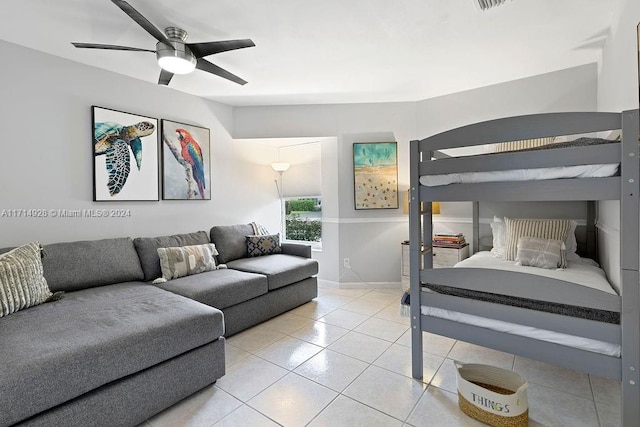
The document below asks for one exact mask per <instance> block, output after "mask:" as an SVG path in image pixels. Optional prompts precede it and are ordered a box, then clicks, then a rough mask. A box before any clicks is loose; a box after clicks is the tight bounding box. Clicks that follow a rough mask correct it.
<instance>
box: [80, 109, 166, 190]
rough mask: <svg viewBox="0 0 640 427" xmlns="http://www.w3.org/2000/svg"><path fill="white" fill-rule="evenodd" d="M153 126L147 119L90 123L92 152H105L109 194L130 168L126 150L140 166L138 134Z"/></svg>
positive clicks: (121, 183)
mask: <svg viewBox="0 0 640 427" xmlns="http://www.w3.org/2000/svg"><path fill="white" fill-rule="evenodd" d="M155 128H156V127H155V125H154V124H153V123H151V122H148V121H141V122H139V123H135V124H133V125H127V126H125V125H121V124H119V123H115V122H96V123H95V124H94V128H93V134H94V140H93V146H94V155H95V156H100V155H105V156H106V162H105V163H106V168H107V172H108V174H109V180H108V183H107V187H108V189H109V195H111V196H114V195H116V194H118V193H119V192H120V191H121V190H122V189H123V188H124V185H125V183H126V182H127V178H128V177H129V173H130V171H131V165H130V163H131V155H130V154H129V150H131V152H132V153H133V156H134V158H135V159H136V166H137V168H138V170H140V168H141V167H142V141H141V139H140V138H142V137H145V136H148V135H151V134H153V132H154V131H155Z"/></svg>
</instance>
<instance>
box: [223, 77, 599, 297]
mask: <svg viewBox="0 0 640 427" xmlns="http://www.w3.org/2000/svg"><path fill="white" fill-rule="evenodd" d="M596 72H597V69H596V66H595V64H591V65H585V66H581V67H576V68H572V69H569V70H563V71H559V72H556V73H550V74H544V75H541V76H536V77H532V78H528V79H523V80H518V81H514V82H509V83H504V84H501V85H496V86H490V87H486V88H481V89H476V90H471V91H467V92H462V93H457V94H453V95H448V96H443V97H439V98H434V99H430V100H425V101H421V102H417V103H414V102H406V103H385V104H343V105H301V106H266V107H236V108H234V126H233V133H232V134H233V136H234V137H236V138H288V137H292V138H295V137H330V136H333V137H336V138H337V148H336V150H335V153H334V154H331V153H330V151H331V150H333V147H330V148H327V151H324V149H325V148H326V147H325V148H323V155H322V175H323V216H324V224H323V255H322V256H323V257H324V256H330V257H331V258H332V262H335V261H337V262H338V267H337V269H335V270H334V268H335V267H333V266H332V268H331V269H330V270H329V269H325V270H321V274H320V275H319V277H320V279H322V280H325V281H327V282H332V283H337V284H341V285H350V284H353V283H360V284H362V283H365V284H374V285H389V284H395V283H399V281H400V273H399V271H400V242H401V241H402V240H405V239H407V238H408V237H409V236H408V218H407V216H405V215H404V214H403V213H402V209H401V208H400V209H384V210H383V209H379V210H367V211H363V210H359V211H356V210H355V209H354V207H353V165H352V162H353V160H352V156H353V154H352V145H353V143H354V142H367V141H390V140H394V141H397V142H398V173H399V184H400V188H399V190H400V192H402V191H405V190H406V189H407V188H408V184H409V182H408V177H409V170H408V164H409V141H410V140H412V139H416V138H424V137H427V136H429V135H433V134H435V133H437V132H440V131H443V130H446V129H450V128H452V127H456V126H460V125H464V124H469V123H474V122H477V121H481V120H487V119H491V118H499V117H504V116H509V115H518V114H533V113H540V112H549V111H589V110H595V109H596ZM327 177H331V178H330V179H331V180H332V181H331V186H330V187H327V188H336V189H337V194H333V193H332V194H327V193H326V190H325V183H324V180H325V179H329V178H327ZM334 204H335V205H334ZM525 212H526V211H525ZM334 215H335V216H334ZM470 216H471V205H470V203H459V204H443V206H442V215H441V217H442V218H443V220H444V221H445V222H441V223H438V224H437V225H436V230H437V229H438V227H444V228H447V227H449V228H455V229H458V230H459V231H463V232H464V233H465V234H467V235H470V234H471V226H470V223H469V218H470ZM329 254H330V255H329ZM346 257H348V258H350V259H351V265H352V269H350V270H349V269H345V268H344V267H343V266H342V265H343V264H342V262H343V259H344V258H346Z"/></svg>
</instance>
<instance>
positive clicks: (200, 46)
mask: <svg viewBox="0 0 640 427" xmlns="http://www.w3.org/2000/svg"><path fill="white" fill-rule="evenodd" d="M111 1H112V2H113V3H115V5H116V6H118V7H119V8H120V9H122V10H123V11H124V13H126V14H127V15H129V17H131V19H133V20H134V21H136V23H137V24H138V25H140V26H141V27H142V28H144V29H145V30H146V31H147V32H148V33H149V34H151V35H152V36H153V37H155V38H156V39H157V40H158V43H157V44H156V50H151V49H141V48H137V47H129V46H118V45H112V44H95V43H75V42H72V43H71V44H72V45H74V46H75V47H78V48H84V49H108V50H125V51H135V52H152V53H155V54H156V58H157V60H158V65H160V67H161V68H162V70H161V71H160V78H159V79H158V84H160V85H165V86H166V85H168V84H169V82H170V81H171V78H172V77H173V75H174V74H188V73H190V72H192V71H193V70H194V69H196V68H197V69H199V70H202V71H206V72H207V73H211V74H215V75H217V76H220V77H223V78H225V79H227V80H231V81H232V82H235V83H238V84H241V85H244V84H246V83H247V82H246V81H245V80H243V79H241V78H240V77H238V76H236V75H235V74H232V73H230V72H228V71H227V70H225V69H223V68H220V67H218V66H217V65H215V64H212V63H211V62H209V61H207V60H206V59H204V57H205V56H209V55H213V54H215V53H220V52H227V51H229V50H235V49H243V48H245V47H253V46H255V44H254V43H253V41H251V40H250V39H242V40H224V41H218V42H204V43H185V40H186V39H187V32H186V31H185V30H183V29H181V28H176V27H167V28H165V30H164V34H163V33H162V32H161V31H160V30H159V29H158V28H156V26H154V25H153V24H152V23H151V22H149V21H148V20H147V18H145V17H144V16H143V15H142V14H141V13H140V12H138V11H137V10H135V9H134V8H133V6H131V5H130V4H129V3H127V2H126V1H124V0H111Z"/></svg>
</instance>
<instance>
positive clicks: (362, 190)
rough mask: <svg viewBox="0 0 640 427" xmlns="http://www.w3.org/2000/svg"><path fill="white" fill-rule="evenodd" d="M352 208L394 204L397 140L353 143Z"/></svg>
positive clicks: (392, 206) (387, 207) (396, 198)
mask: <svg viewBox="0 0 640 427" xmlns="http://www.w3.org/2000/svg"><path fill="white" fill-rule="evenodd" d="M353 183H354V202H355V209H356V210H361V209H397V208H398V206H399V205H398V144H397V143H396V142H356V143H354V144H353Z"/></svg>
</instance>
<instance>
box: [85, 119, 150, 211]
mask: <svg viewBox="0 0 640 427" xmlns="http://www.w3.org/2000/svg"><path fill="white" fill-rule="evenodd" d="M91 112H92V114H91V115H92V124H93V126H92V146H93V200H94V201H97V202H102V201H144V200H151V201H157V200H159V193H160V192H159V187H158V119H154V118H151V117H145V116H139V115H136V114H130V113H125V112H122V111H117V110H111V109H108V108H102V107H96V106H93V107H91Z"/></svg>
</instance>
